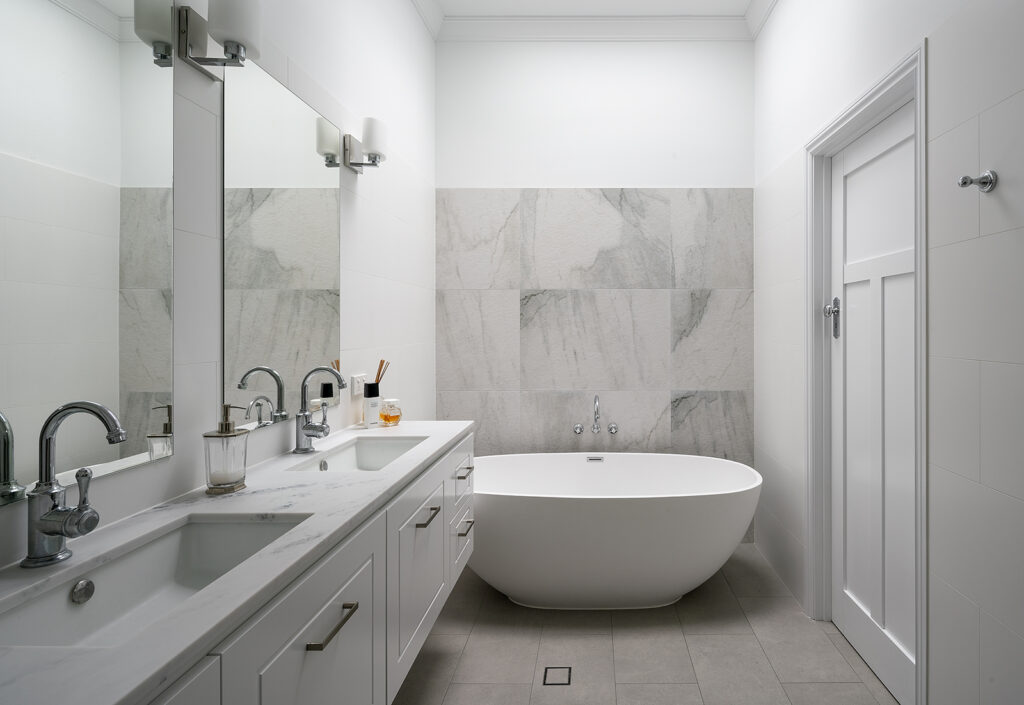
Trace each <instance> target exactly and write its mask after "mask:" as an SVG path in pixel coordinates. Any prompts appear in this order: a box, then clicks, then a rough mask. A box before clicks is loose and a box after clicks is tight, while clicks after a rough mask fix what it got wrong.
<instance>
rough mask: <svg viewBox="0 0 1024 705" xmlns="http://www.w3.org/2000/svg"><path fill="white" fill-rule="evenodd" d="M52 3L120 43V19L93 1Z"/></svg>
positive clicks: (61, 0)
mask: <svg viewBox="0 0 1024 705" xmlns="http://www.w3.org/2000/svg"><path fill="white" fill-rule="evenodd" d="M50 2H51V3H53V4H54V5H56V6H57V7H59V8H60V9H62V10H64V11H65V12H67V13H68V14H71V15H74V16H75V17H77V18H78V19H80V20H82V21H83V22H85V23H86V24H88V25H91V26H93V27H95V28H96V29H98V30H99V31H101V32H103V33H104V34H105V35H107V36H108V37H110V38H111V39H115V40H118V41H120V38H121V28H120V24H121V22H120V18H119V17H118V16H117V15H115V14H114V13H113V12H111V11H110V10H108V9H107V8H105V7H103V6H101V5H100V4H98V3H96V2H93V0H50Z"/></svg>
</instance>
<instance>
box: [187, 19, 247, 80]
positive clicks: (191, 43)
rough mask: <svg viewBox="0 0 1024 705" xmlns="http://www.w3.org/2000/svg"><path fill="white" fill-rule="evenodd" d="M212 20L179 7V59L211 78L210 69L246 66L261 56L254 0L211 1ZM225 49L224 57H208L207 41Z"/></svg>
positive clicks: (213, 75)
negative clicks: (247, 60)
mask: <svg viewBox="0 0 1024 705" xmlns="http://www.w3.org/2000/svg"><path fill="white" fill-rule="evenodd" d="M209 6H210V19H209V21H207V20H206V18H204V17H203V16H202V15H200V14H199V13H198V12H196V11H195V10H193V9H192V8H191V7H188V6H187V5H182V6H181V7H180V8H178V56H179V57H180V58H182V59H184V60H185V61H186V62H187V63H189V64H192V65H193V66H194V67H196V68H197V69H199V70H200V71H202V72H203V73H205V74H206V75H207V76H209V77H210V78H213V79H215V80H218V81H219V80H222V79H221V77H220V76H217V75H216V74H215V73H213V72H212V71H210V70H209V69H207V68H206V67H207V66H245V60H246V58H249V59H258V58H259V57H260V51H259V39H260V15H259V5H258V4H256V3H253V2H251V0H210V2H209ZM209 37H212V38H213V40H214V41H216V42H217V43H218V44H220V45H221V46H222V47H224V58H219V57H210V56H205V54H206V51H207V39H208V38H209Z"/></svg>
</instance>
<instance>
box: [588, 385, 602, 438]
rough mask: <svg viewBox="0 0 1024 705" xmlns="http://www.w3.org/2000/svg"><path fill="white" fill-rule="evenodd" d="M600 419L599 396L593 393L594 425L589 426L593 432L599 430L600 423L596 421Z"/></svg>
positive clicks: (598, 431)
mask: <svg viewBox="0 0 1024 705" xmlns="http://www.w3.org/2000/svg"><path fill="white" fill-rule="evenodd" d="M600 420H601V397H599V396H598V395H597V394H595V395H594V425H593V426H591V427H590V430H591V431H593V432H594V433H600V432H601V424H599V423H598V421H600Z"/></svg>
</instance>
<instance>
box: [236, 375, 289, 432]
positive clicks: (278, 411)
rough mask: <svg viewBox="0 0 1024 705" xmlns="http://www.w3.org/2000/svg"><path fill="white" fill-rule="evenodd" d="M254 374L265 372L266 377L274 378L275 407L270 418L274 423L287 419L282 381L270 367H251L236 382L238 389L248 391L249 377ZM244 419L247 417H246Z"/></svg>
mask: <svg viewBox="0 0 1024 705" xmlns="http://www.w3.org/2000/svg"><path fill="white" fill-rule="evenodd" d="M255 372H266V373H267V374H268V375H270V376H271V377H273V378H274V384H276V385H277V405H276V406H275V407H274V413H273V414H271V416H270V418H271V419H272V420H273V421H274V423H277V422H278V421H284V420H285V419H286V418H288V412H287V411H285V408H284V380H283V379H281V375H279V374H278V373H277V370H275V369H273V368H270V367H264V366H263V365H260V366H259V367H253V368H252V369H251V370H249V371H248V372H246V373H245V374H244V375H242V379H240V380H238V388H239V389H248V388H249V377H250V376H251V375H252V374H253V373H255ZM245 418H249V417H248V416H246V417H245Z"/></svg>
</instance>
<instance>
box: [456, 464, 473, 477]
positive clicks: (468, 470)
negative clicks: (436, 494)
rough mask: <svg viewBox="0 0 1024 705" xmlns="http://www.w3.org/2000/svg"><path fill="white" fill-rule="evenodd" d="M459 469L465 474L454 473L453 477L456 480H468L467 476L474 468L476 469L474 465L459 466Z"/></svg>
mask: <svg viewBox="0 0 1024 705" xmlns="http://www.w3.org/2000/svg"><path fill="white" fill-rule="evenodd" d="M459 469H460V470H465V471H466V474H465V475H456V476H455V479H456V480H468V479H469V476H470V475H472V474H473V471H474V470H476V465H470V466H469V467H468V468H459Z"/></svg>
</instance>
